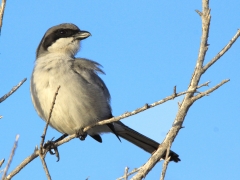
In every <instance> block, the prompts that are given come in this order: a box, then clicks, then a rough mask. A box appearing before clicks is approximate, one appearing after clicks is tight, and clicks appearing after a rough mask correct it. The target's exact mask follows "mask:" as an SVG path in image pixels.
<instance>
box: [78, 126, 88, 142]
mask: <svg viewBox="0 0 240 180" xmlns="http://www.w3.org/2000/svg"><path fill="white" fill-rule="evenodd" d="M76 135H77V137H78V138H79V139H80V140H81V141H84V140H85V138H86V137H87V133H86V132H83V128H81V129H79V130H78V131H77V132H76Z"/></svg>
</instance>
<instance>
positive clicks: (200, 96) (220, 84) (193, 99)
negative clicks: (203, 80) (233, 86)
mask: <svg viewBox="0 0 240 180" xmlns="http://www.w3.org/2000/svg"><path fill="white" fill-rule="evenodd" d="M228 81H230V79H226V80H223V81H222V82H221V83H219V84H218V85H216V86H214V87H213V88H211V89H209V90H207V91H204V92H201V93H200V94H198V95H196V96H194V97H193V98H192V101H196V100H198V99H200V98H202V97H203V96H207V95H209V94H210V93H211V92H213V91H215V90H216V89H218V88H219V87H221V86H222V85H223V84H225V83H227V82H228Z"/></svg>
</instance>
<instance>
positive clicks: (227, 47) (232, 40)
mask: <svg viewBox="0 0 240 180" xmlns="http://www.w3.org/2000/svg"><path fill="white" fill-rule="evenodd" d="M239 36H240V30H238V31H237V33H236V34H235V35H234V36H233V38H232V39H231V40H230V41H229V43H228V44H227V45H226V46H225V47H224V48H223V49H222V50H221V51H220V52H219V53H218V54H217V55H216V56H215V57H214V58H213V59H212V60H211V61H210V62H208V63H207V64H206V65H205V66H204V67H203V73H204V72H205V71H206V70H207V69H208V68H209V67H211V66H212V65H213V64H214V63H215V62H216V61H217V60H218V59H220V58H221V57H222V56H223V55H224V54H225V53H226V52H227V51H228V50H229V49H230V48H231V46H232V45H233V43H234V42H235V41H236V40H237V39H238V38H239Z"/></svg>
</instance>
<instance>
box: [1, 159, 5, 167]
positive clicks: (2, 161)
mask: <svg viewBox="0 0 240 180" xmlns="http://www.w3.org/2000/svg"><path fill="white" fill-rule="evenodd" d="M4 161H5V159H2V160H1V161H0V167H2V164H3V163H4Z"/></svg>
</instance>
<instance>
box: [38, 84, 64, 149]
mask: <svg viewBox="0 0 240 180" xmlns="http://www.w3.org/2000/svg"><path fill="white" fill-rule="evenodd" d="M60 87H61V86H58V88H57V90H56V92H55V94H54V97H53V101H52V106H51V109H50V112H49V116H48V120H47V123H46V126H45V128H44V130H43V134H42V136H41V138H42V140H41V143H40V150H42V149H43V144H44V141H45V136H46V133H47V128H48V125H49V123H50V119H51V117H52V112H53V108H54V105H55V101H56V98H57V95H58V91H59V89H60Z"/></svg>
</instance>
